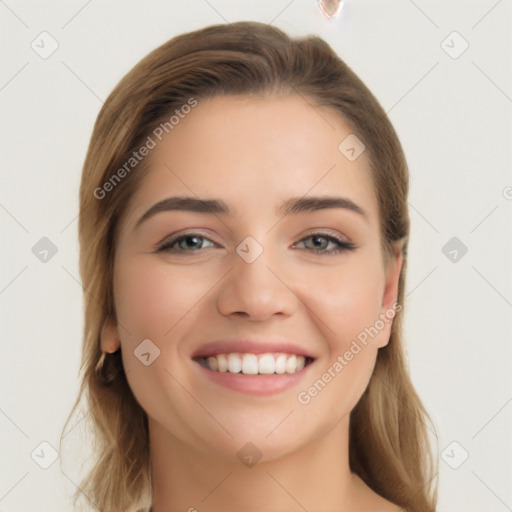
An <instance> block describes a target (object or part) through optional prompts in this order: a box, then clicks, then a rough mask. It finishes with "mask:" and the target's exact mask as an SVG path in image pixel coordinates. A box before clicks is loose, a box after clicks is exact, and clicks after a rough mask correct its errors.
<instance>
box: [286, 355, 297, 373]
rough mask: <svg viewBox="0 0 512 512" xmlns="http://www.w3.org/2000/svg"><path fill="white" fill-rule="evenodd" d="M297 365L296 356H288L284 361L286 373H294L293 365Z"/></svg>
mask: <svg viewBox="0 0 512 512" xmlns="http://www.w3.org/2000/svg"><path fill="white" fill-rule="evenodd" d="M296 366H297V358H296V357H295V356H290V357H289V358H288V359H287V361H286V373H295V367H296Z"/></svg>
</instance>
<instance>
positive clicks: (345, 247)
mask: <svg viewBox="0 0 512 512" xmlns="http://www.w3.org/2000/svg"><path fill="white" fill-rule="evenodd" d="M189 237H195V238H200V239H204V240H210V239H209V238H207V237H205V236H203V235H201V234H199V233H189V234H186V235H181V236H175V237H171V238H169V239H167V240H165V241H164V242H162V244H160V245H159V246H158V247H157V250H156V252H164V251H166V252H170V253H171V252H176V250H175V249H172V246H173V245H175V244H176V243H177V242H180V241H181V240H186V239H187V238H189ZM314 237H318V238H325V239H326V240H328V241H330V242H334V243H335V244H336V245H337V247H336V248H334V249H329V250H327V249H324V250H322V251H314V250H312V252H313V253H315V254H317V255H319V256H324V255H325V256H332V255H335V254H341V253H343V252H345V251H353V250H354V249H356V248H357V246H356V245H355V244H353V243H352V242H346V241H344V240H341V239H339V238H337V237H334V236H332V235H329V234H327V233H320V232H319V233H311V234H309V235H308V236H307V237H305V238H302V239H301V240H299V242H303V241H304V240H308V239H309V238H314ZM210 241H211V242H213V240H210ZM213 243H215V242H213ZM296 243H297V242H296ZM306 250H307V249H306ZM177 252H184V253H185V252H198V251H177Z"/></svg>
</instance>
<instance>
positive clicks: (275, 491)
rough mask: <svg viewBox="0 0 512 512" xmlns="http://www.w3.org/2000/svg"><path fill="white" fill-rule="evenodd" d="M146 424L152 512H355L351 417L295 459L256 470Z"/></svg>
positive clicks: (270, 462) (264, 461)
mask: <svg viewBox="0 0 512 512" xmlns="http://www.w3.org/2000/svg"><path fill="white" fill-rule="evenodd" d="M148 419H149V435H150V447H151V448H150V453H151V461H152V462H151V465H152V478H153V508H152V510H153V512H169V511H174V510H176V511H189V512H194V510H197V511H201V510H209V511H212V512H213V511H219V512H220V511H222V512H235V511H240V510H244V511H247V512H255V511H261V510H270V509H272V510H280V511H283V512H287V511H290V512H291V511H297V510H301V509H305V510H308V512H315V511H320V510H337V511H342V510H347V511H348V510H353V509H354V508H355V507H354V503H356V501H355V500H356V497H355V489H356V488H359V486H360V481H359V479H358V478H357V477H355V475H353V474H352V473H351V472H350V468H349V458H348V425H349V418H348V417H346V418H344V419H343V420H342V421H341V422H339V423H338V424H337V425H336V426H335V427H334V428H333V429H331V431H329V432H327V433H322V434H321V435H319V436H317V437H316V438H315V439H314V440H312V441H311V442H309V443H308V444H307V445H304V446H301V447H300V448H299V449H297V450H295V451H293V452H292V453H289V454H287V455H285V456H282V457H280V458H278V459H274V460H268V457H263V458H262V459H261V460H260V461H259V462H257V463H256V464H255V465H253V466H252V467H248V466H245V465H244V464H242V463H241V462H240V461H239V460H238V458H236V457H234V458H231V459H228V458H224V459H221V460H220V459H219V458H218V457H216V456H214V455H212V454H209V453H207V452H205V451H201V450H198V449H197V448H196V447H194V446H190V445H189V444H186V443H184V442H182V441H181V440H179V439H177V438H176V437H174V436H172V435H171V434H170V433H169V432H168V431H167V430H166V429H165V428H164V427H163V426H162V425H161V424H159V423H158V422H156V421H154V420H153V419H151V418H148ZM236 451H237V450H236V449H235V450H234V452H236ZM263 455H265V454H263Z"/></svg>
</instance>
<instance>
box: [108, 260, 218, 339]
mask: <svg viewBox="0 0 512 512" xmlns="http://www.w3.org/2000/svg"><path fill="white" fill-rule="evenodd" d="M117 276H118V279H117V282H118V283H119V285H118V286H117V287H116V309H117V312H118V318H119V320H120V321H121V322H123V321H124V322H125V323H126V324H127V328H128V330H129V331H130V332H132V331H133V332H134V333H136V334H138V335H139V336H143V337H146V338H150V339H151V338H152V337H154V338H155V339H156V340H160V339H163V337H164V335H165V334H166V333H167V332H168V331H169V330H170V329H172V328H173V327H174V326H175V325H176V324H177V322H178V321H179V320H180V319H181V318H183V316H184V315H186V314H187V313H188V312H190V310H191V308H193V306H194V304H196V303H197V302H198V301H199V300H200V298H201V297H203V296H204V295H205V293H206V292H207V290H208V288H209V287H208V286H207V284H206V283H205V282H204V279H201V278H200V277H199V276H198V273H197V272H195V271H194V270H193V269H191V268H189V269H183V268H181V269H180V270H179V271H173V270H172V268H170V267H169V266H168V265H165V264H155V263H154V262H150V261H149V260H148V259H147V258H146V259H144V258H134V259H133V260H132V261H131V262H130V263H129V264H126V265H124V266H120V267H119V271H118V274H117Z"/></svg>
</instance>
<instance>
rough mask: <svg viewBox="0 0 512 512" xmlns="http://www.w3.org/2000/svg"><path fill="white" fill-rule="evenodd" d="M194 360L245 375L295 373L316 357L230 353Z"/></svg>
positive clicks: (214, 368)
mask: <svg viewBox="0 0 512 512" xmlns="http://www.w3.org/2000/svg"><path fill="white" fill-rule="evenodd" d="M194 361H196V362H197V363H199V364H200V365H201V366H204V367H205V368H207V369H208V370H211V371H213V372H217V373H240V374H243V375H285V374H288V375H289V374H293V373H297V372H299V371H300V370H302V369H303V368H304V367H305V366H308V365H309V364H311V363H312V362H313V361H314V359H313V358H311V357H304V356H300V355H295V354H286V353H279V352H275V353H266V354H251V353H244V354H240V353H237V352H235V353H229V354H216V355H212V356H209V357H200V356H199V357H194Z"/></svg>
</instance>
